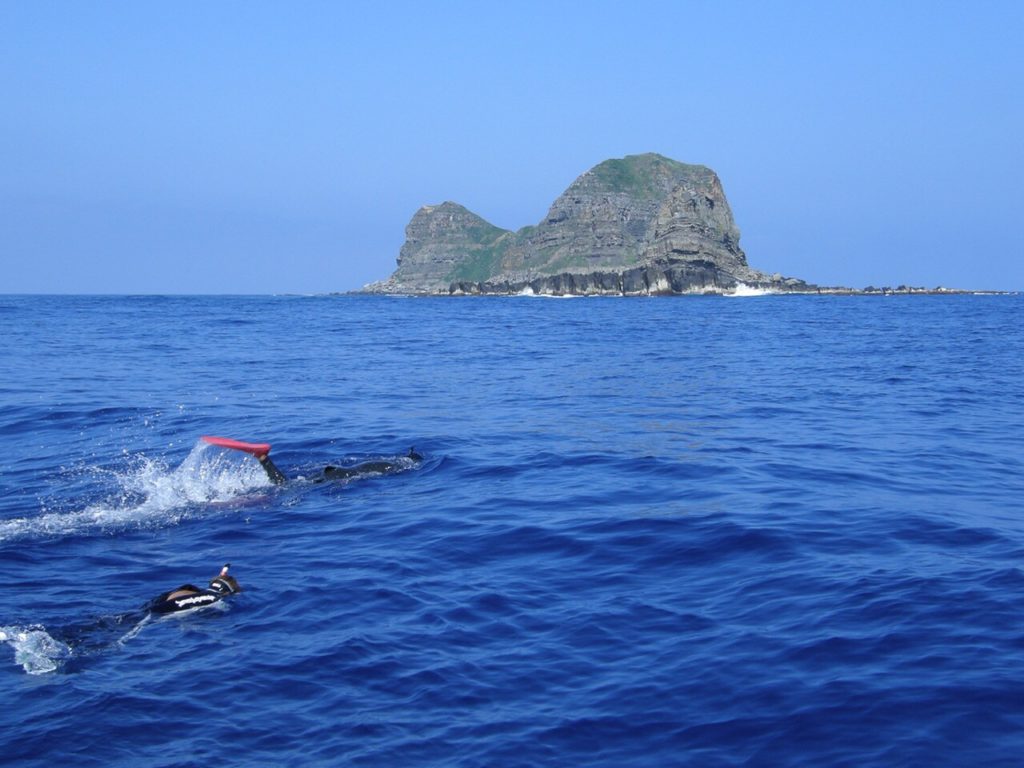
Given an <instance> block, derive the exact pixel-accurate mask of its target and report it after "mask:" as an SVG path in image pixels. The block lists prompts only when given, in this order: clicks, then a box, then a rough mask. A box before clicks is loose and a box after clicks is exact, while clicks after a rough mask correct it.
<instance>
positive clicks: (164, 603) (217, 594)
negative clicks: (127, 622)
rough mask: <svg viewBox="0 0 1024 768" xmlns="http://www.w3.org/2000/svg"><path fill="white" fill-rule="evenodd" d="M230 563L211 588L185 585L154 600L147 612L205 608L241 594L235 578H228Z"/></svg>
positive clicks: (216, 577)
mask: <svg viewBox="0 0 1024 768" xmlns="http://www.w3.org/2000/svg"><path fill="white" fill-rule="evenodd" d="M230 567H231V563H228V564H227V565H225V566H224V567H223V568H221V569H220V573H219V574H217V575H216V576H214V577H213V578H212V579H211V580H210V586H208V587H207V588H206V589H200V588H199V587H197V586H195V585H193V584H183V585H182V586H180V587H178V588H177V589H172V590H171V591H170V592H164V593H163V594H162V595H160V596H159V597H155V598H153V600H151V601H150V602H149V604H148V605H147V606H146V610H148V611H150V612H152V613H158V614H164V613H175V612H176V611H187V610H189V609H191V608H203V607H205V606H207V605H213V604H214V603H219V602H220V601H221V600H223V599H224V598H225V597H227V596H228V595H233V594H235V593H236V592H241V591H242V588H241V587H240V586H239V585H238V582H237V581H235V577H234V576H228V568H230Z"/></svg>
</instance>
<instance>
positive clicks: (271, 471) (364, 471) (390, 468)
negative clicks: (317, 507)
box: [200, 435, 423, 485]
mask: <svg viewBox="0 0 1024 768" xmlns="http://www.w3.org/2000/svg"><path fill="white" fill-rule="evenodd" d="M200 439H201V440H202V441H203V442H205V443H209V444H210V445H216V446H218V447H220V448H230V449H232V450H235V451H242V452H244V453H248V454H251V455H252V456H254V457H255V458H256V460H257V461H258V462H259V463H260V466H261V467H263V471H264V472H266V473H267V477H268V478H270V482H272V483H273V484H274V485H284V484H285V483H287V482H288V478H287V477H286V476H285V474H284V473H283V472H282V471H281V470H280V469H278V468H277V465H275V464H274V462H273V461H271V460H270V444H269V443H243V442H241V441H240V440H232V439H230V438H227V437H211V436H209V435H204V436H203V437H202V438H200ZM404 458H405V459H408V460H410V461H412V462H414V463H419V462H421V461H423V457H422V456H421V455H420V454H418V453H416V449H415V448H410V449H409V453H408V454H406V456H405V457H404ZM406 468H408V465H407V464H402V463H401V460H399V461H387V460H385V459H381V460H378V461H364V462H363V463H362V464H356V465H354V466H351V467H335V466H333V465H331V464H328V465H327V466H326V467H324V470H323V474H321V475H320V477H318V478H316V479H315V480H314V481H313V482H315V483H322V482H324V481H325V480H347V479H349V478H352V477H361V476H363V475H389V474H391V473H393V472H398V471H400V470H402V469H406Z"/></svg>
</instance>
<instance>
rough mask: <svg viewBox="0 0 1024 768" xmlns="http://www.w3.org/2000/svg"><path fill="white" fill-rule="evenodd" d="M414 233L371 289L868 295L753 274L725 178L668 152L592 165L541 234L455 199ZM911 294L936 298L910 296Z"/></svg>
mask: <svg viewBox="0 0 1024 768" xmlns="http://www.w3.org/2000/svg"><path fill="white" fill-rule="evenodd" d="M405 234H406V239H405V244H404V245H403V246H402V249H401V251H400V253H399V255H398V268H397V269H396V270H395V272H394V273H393V274H392V275H391V277H389V278H388V279H387V280H383V281H381V282H377V283H371V284H369V285H367V286H366V287H364V288H363V292H365V293H398V294H429V295H472V294H502V295H508V294H519V293H533V294H538V295H554V296H565V295H577V296H591V295H615V296H622V295H625V296H649V295H672V294H708V293H710V294H727V293H728V294H731V293H737V292H743V291H751V292H761V291H766V292H778V293H819V292H828V293H860V292H861V291H853V290H851V289H847V288H820V287H819V286H815V285H811V284H808V283H806V282H804V281H803V280H800V279H798V278H794V277H783V276H782V275H780V274H766V273H764V272H759V271H758V270H756V269H753V268H751V267H750V266H748V264H747V258H746V256H745V254H744V253H743V251H742V249H741V248H740V245H739V240H740V232H739V229H738V228H737V227H736V223H735V221H733V217H732V211H731V210H730V208H729V203H728V201H727V200H726V198H725V192H724V190H723V189H722V183H721V181H719V179H718V176H717V175H716V174H715V172H714V171H712V170H711V169H710V168H706V167H705V166H703V165H687V164H685V163H680V162H677V161H675V160H671V159H669V158H667V157H663V156H661V155H657V154H644V155H631V156H628V157H625V158H622V159H618V160H606V161H604V162H603V163H600V164H599V165H597V166H595V167H594V168H591V169H590V170H589V171H587V172H586V173H584V174H583V175H582V176H580V177H579V178H578V179H576V181H574V182H573V183H572V184H571V185H570V186H569V188H568V189H567V190H565V192H563V193H562V195H561V196H560V197H559V198H558V199H557V200H555V202H554V203H553V204H552V206H551V209H550V210H549V211H548V214H547V216H545V217H544V220H543V221H541V222H540V223H539V224H537V225H535V226H528V227H523V228H522V229H520V230H518V231H516V232H512V231H510V230H506V229H501V228H500V227H496V226H494V225H493V224H490V223H489V222H487V221H485V220H484V219H483V218H481V217H480V216H477V215H476V214H475V213H472V212H471V211H469V210H467V209H466V208H465V207H463V206H461V205H459V204H457V203H453V202H445V203H441V204H440V205H428V206H424V207H422V208H420V210H419V211H417V212H416V214H415V215H414V216H413V217H412V221H410V222H409V224H408V226H407V227H406V229H405ZM901 288H902V286H901ZM875 290H877V291H879V292H883V291H885V290H889V289H875ZM942 290H943V289H935V291H942ZM911 291H914V292H917V291H921V292H925V289H904V290H903V291H901V292H911ZM929 292H930V291H929Z"/></svg>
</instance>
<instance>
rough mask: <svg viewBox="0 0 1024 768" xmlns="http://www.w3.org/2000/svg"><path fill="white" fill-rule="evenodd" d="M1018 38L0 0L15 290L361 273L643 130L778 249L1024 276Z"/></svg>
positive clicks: (965, 274) (972, 274) (643, 4)
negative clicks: (429, 210) (447, 216)
mask: <svg viewBox="0 0 1024 768" xmlns="http://www.w3.org/2000/svg"><path fill="white" fill-rule="evenodd" d="M499 6H500V7H499ZM1022 40H1024V2H1019V1H1017V0H1010V1H1007V2H1000V1H998V0H971V1H970V2H953V1H943V0H928V1H927V2H918V1H916V0H901V2H891V0H890V1H886V2H877V1H876V0H851V1H850V2H841V1H838V0H837V1H836V2H797V1H795V0H794V1H793V2H782V1H777V2H753V0H751V1H750V2H731V1H730V0H716V1H714V2H712V1H711V0H707V1H701V0H691V1H685V0H679V1H678V2H649V1H646V0H631V1H630V2H623V1H622V0H618V1H617V2H603V1H602V0H592V1H590V2H558V1H557V0H546V2H514V1H513V0H509V2H506V3H501V4H498V3H481V2H479V0H475V1H474V2H451V1H447V0H432V2H423V1H422V0H419V1H418V2H386V1H384V0H377V1H376V2H358V1H356V2H313V1H312V0H310V1H306V2H283V1H282V2H260V1H259V0H245V1H244V2H241V1H239V2H230V1H228V0H222V1H219V2H199V1H198V0H195V1H194V2H174V3H140V2H135V1H134V0H133V1H132V2H104V1H103V0H95V2H79V1H78V0H68V1H67V2H56V1H55V0H31V2H26V1H24V0H0V263H2V269H0V293H114V294H122V293H148V294H194V293H201V294H278V293H323V292H332V291H347V290H353V289H357V288H359V287H361V286H362V285H364V284H366V283H368V282H371V281H374V280H380V279H383V278H386V277H387V276H388V275H390V274H391V272H392V271H393V270H394V269H395V266H396V259H397V257H398V253H399V249H400V248H401V246H402V243H403V241H404V237H405V226H406V224H407V223H408V222H409V220H410V219H411V217H412V216H413V214H414V213H415V212H416V211H417V210H418V209H419V208H420V207H421V206H423V205H429V204H436V203H440V202H443V201H445V200H453V201H455V202H458V203H461V204H462V205H465V206H466V207H467V208H469V209H470V210H472V211H473V212H475V213H477V214H479V215H481V216H483V217H484V218H485V219H487V220H488V221H490V222H492V223H493V224H496V225H498V226H501V227H504V228H507V229H518V228H520V227H522V226H526V225H530V224H537V223H539V222H540V221H541V220H542V219H543V217H544V215H545V214H546V212H547V210H548V208H549V207H550V205H551V203H552V202H553V201H554V200H555V198H556V197H558V195H560V194H561V193H562V192H563V191H564V190H565V189H566V187H568V186H569V184H571V183H572V181H573V180H574V179H575V178H576V177H577V176H579V175H580V174H582V173H584V172H585V171H586V170H588V169H589V168H591V167H593V166H595V165H597V164H598V163H600V162H602V161H603V160H606V159H609V158H617V157H624V156H626V155H631V154H639V153H644V152H658V153H660V154H662V155H665V156H667V157H670V158H673V159H675V160H679V161H681V162H685V163H697V164H702V165H706V166H708V167H710V168H712V169H713V170H714V171H715V172H716V173H717V174H718V175H719V177H720V178H721V180H722V184H723V186H724V189H725V193H726V196H727V198H728V200H729V203H730V205H731V207H732V210H733V215H734V217H735V219H736V222H737V224H738V226H739V228H740V231H741V239H740V245H741V247H742V248H743V249H744V251H745V252H746V254H747V260H748V262H749V263H750V265H751V266H752V267H754V268H756V269H760V270H762V271H766V272H781V273H782V274H784V275H787V276H794V277H799V278H801V279H804V280H807V281H809V282H813V283H817V284H821V285H843V286H852V287H865V286H868V285H875V286H882V285H891V286H896V285H899V284H906V285H915V286H926V287H934V286H938V285H943V286H948V287H956V288H967V289H1005V290H1024V258H1022V257H1024V227H1022V226H1021V219H1022V216H1021V209H1022V202H1024V199H1022V198H1024V195H1022V189H1024V186H1022V184H1021V180H1022V178H1024V46H1022V45H1021V41H1022Z"/></svg>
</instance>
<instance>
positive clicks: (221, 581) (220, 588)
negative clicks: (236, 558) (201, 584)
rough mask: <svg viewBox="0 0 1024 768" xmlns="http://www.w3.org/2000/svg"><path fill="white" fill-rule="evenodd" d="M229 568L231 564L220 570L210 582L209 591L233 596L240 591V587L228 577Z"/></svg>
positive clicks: (232, 578) (233, 579)
mask: <svg viewBox="0 0 1024 768" xmlns="http://www.w3.org/2000/svg"><path fill="white" fill-rule="evenodd" d="M230 567H231V563H228V564H227V565H225V566H224V567H223V568H221V569H220V573H219V574H218V575H217V576H215V577H214V578H213V579H211V580H210V589H212V590H213V591H214V592H218V593H220V594H222V595H233V594H235V592H241V591H242V587H241V586H240V585H239V584H238V582H237V581H235V577H234V576H228V568H230Z"/></svg>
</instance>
